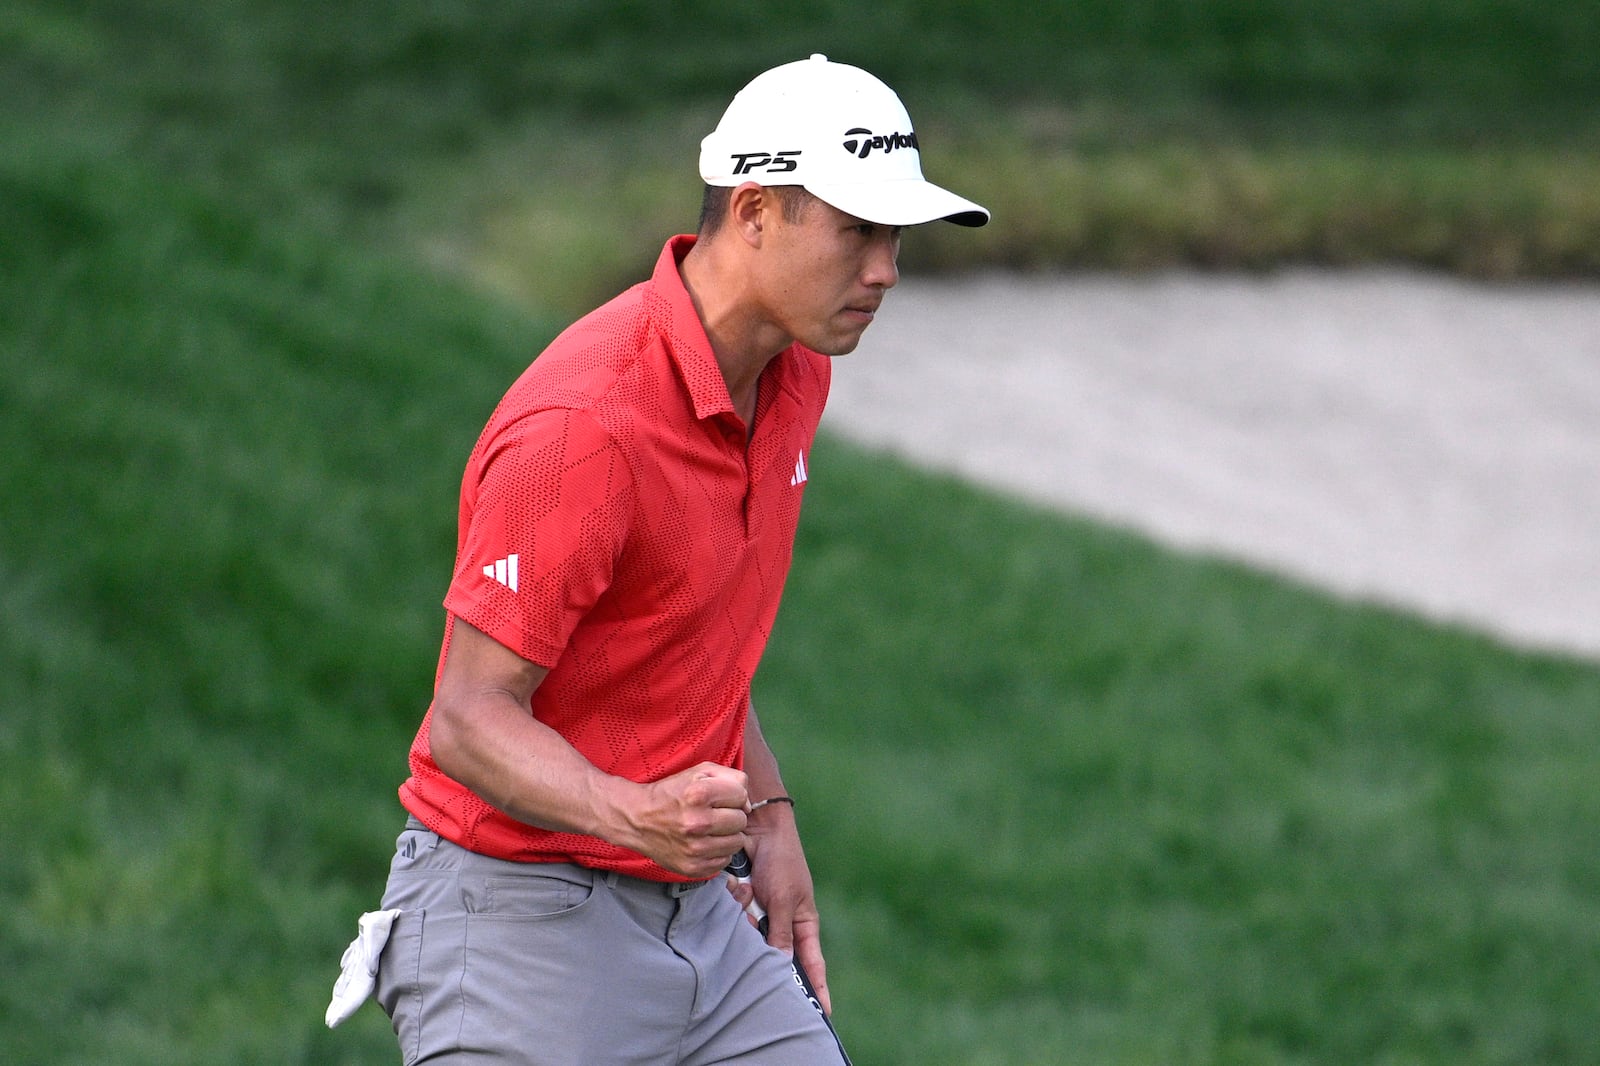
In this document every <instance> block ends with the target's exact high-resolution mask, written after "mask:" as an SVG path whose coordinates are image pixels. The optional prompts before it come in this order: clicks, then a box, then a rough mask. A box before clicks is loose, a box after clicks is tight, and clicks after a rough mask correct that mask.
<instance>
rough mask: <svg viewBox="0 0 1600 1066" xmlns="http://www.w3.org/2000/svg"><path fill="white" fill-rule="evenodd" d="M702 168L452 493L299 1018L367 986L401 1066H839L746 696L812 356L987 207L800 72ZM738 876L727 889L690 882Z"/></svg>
mask: <svg viewBox="0 0 1600 1066" xmlns="http://www.w3.org/2000/svg"><path fill="white" fill-rule="evenodd" d="M700 170H701V176H702V177H703V178H704V180H705V182H706V185H707V190H706V196H705V205H704V208H703V211H702V218H701V223H700V230H699V233H698V234H697V235H696V236H695V237H687V236H684V237H677V238H674V239H672V240H671V241H669V242H668V244H667V245H666V247H665V249H663V251H662V253H661V257H660V260H659V262H658V263H657V265H656V268H655V271H654V274H653V276H652V278H651V279H650V280H649V281H647V282H644V283H643V284H640V285H637V286H635V287H634V288H632V289H630V290H629V291H628V292H626V293H624V294H623V295H621V296H620V297H618V298H617V299H615V300H613V301H612V302H610V303H608V304H607V305H605V306H604V307H602V308H600V309H599V310H597V311H595V312H593V313H592V314H590V315H588V316H586V317H585V318H583V319H582V320H580V321H579V322H578V323H576V324H575V325H573V326H572V327H571V328H569V329H568V330H567V331H566V332H565V333H563V334H562V335H561V336H560V337H558V338H557V339H556V340H555V341H554V342H553V343H552V344H551V345H550V347H549V348H548V349H547V350H546V351H545V352H544V353H543V354H542V355H540V357H539V358H538V359H537V360H536V361H535V362H534V363H533V365H532V366H531V367H529V369H528V370H527V371H526V372H525V373H524V374H523V375H522V377H521V378H520V379H519V380H518V381H517V382H516V383H515V384H514V385H513V386H512V387H511V389H510V391H509V392H508V393H507V394H506V396H505V398H504V399H503V400H502V401H501V403H500V406H499V407H498V408H497V409H496V411H495V413H494V415H493V416H492V417H491V419H490V421H489V424H488V426H487V427H486V428H485V430H484V432H483V435H482V436H481V437H480V439H479V441H478V444H477V446H476V448H475V449H474V451H473V453H472V456H471V458H470V460H469V462H468V465H467V470H466V476H465V479H464V481H463V485H462V492H461V511H460V536H459V542H458V552H457V561H456V568H455V574H454V578H453V580H452V582H451V585H450V589H449V593H448V595H447V597H446V599H445V606H446V608H447V611H448V614H447V622H446V629H445V637H444V646H443V649H442V651H441V654H440V661H439V670H438V674H437V680H436V685H435V691H434V698H433V703H432V706H431V707H430V708H429V711H428V713H427V715H426V716H425V717H424V719H423V722H422V725H421V728H420V730H419V731H418V733H417V736H416V740H415V742H414V744H413V746H412V749H411V776H410V778H409V779H408V780H407V781H406V782H405V784H404V785H403V786H402V788H401V790H400V795H401V800H402V802H403V804H404V806H405V807H406V809H407V810H408V811H409V812H410V815H411V818H410V820H409V821H408V823H407V827H406V829H405V831H404V832H403V833H402V834H401V836H400V839H399V844H398V849H397V852H396V855H395V859H394V862H393V866H392V868H391V873H390V879H389V885H388V890H387V892H386V894H385V897H384V908H385V910H384V912H382V913H381V915H380V914H375V915H369V916H366V917H365V918H364V919H363V933H364V936H363V938H362V939H360V940H358V941H357V943H356V944H355V945H352V948H351V952H349V953H347V959H346V961H347V963H348V964H349V965H348V966H347V971H348V972H350V973H353V974H354V978H353V981H352V983H353V984H354V985H356V986H357V987H356V989H355V991H354V994H351V992H350V991H349V990H346V992H345V993H344V994H343V1000H344V1006H343V1007H341V1006H340V1001H339V998H338V997H337V996H336V1002H335V1007H333V1008H330V1021H334V1020H336V1016H337V1015H339V1014H343V1013H345V1012H346V1011H347V1010H349V1009H353V1007H352V1006H350V1005H349V1001H350V1000H352V999H353V1000H354V1002H355V1003H359V1002H360V999H361V998H364V995H365V988H362V987H360V985H361V984H362V980H361V979H362V978H363V977H364V975H365V973H366V972H369V971H372V970H376V973H377V982H376V983H377V993H378V999H379V1002H380V1003H381V1004H382V1006H383V1008H384V1009H385V1011H386V1012H388V1013H389V1015H390V1017H391V1019H392V1020H393V1022H394V1027H395V1031H396V1033H397V1035H398V1036H399V1038H400V1042H401V1046H402V1051H403V1053H404V1055H405V1057H406V1061H407V1062H414V1061H423V1060H426V1061H430V1062H433V1061H448V1062H496V1063H502V1062H504V1063H512V1062H515V1063H557V1064H577V1063H585V1064H587V1063H610V1062H629V1063H661V1064H676V1063H711V1062H719V1063H720V1062H734V1061H738V1062H750V1063H763V1064H771V1066H785V1064H797V1066H798V1064H802V1063H804V1064H815V1063H838V1062H840V1061H842V1060H843V1056H842V1052H841V1050H840V1049H839V1047H838V1045H837V1042H836V1041H835V1039H834V1038H833V1036H832V1034H831V1032H830V1030H829V1028H828V1027H827V1025H826V1023H825V1021H824V1019H823V1017H822V1016H821V1015H819V1014H818V1013H817V1011H816V1010H815V1009H814V1008H813V1007H812V1005H811V1004H810V1002H809V1001H808V999H807V998H806V997H805V996H804V995H803V994H802V993H801V992H800V991H799V989H798V987H797V985H796V983H795V981H794V979H793V977H792V975H791V972H790V958H791V955H792V956H793V957H794V958H796V959H798V960H799V962H800V963H801V964H802V966H803V969H804V970H805V971H806V972H807V973H808V974H809V976H810V978H811V979H812V981H813V983H814V986H815V989H816V993H817V997H818V999H819V1000H820V1001H821V1003H822V1004H823V1006H824V1007H825V1008H826V1007H828V1005H829V997H828V991H827V983H826V969H825V965H824V961H823V957H822V951H821V947H820V941H819V939H818V916H817V909H816V904H815V901H814V900H813V898H812V883H811V875H810V872H809V870H808V868H807V864H806V859H805V856H804V853H803V851H802V849H801V844H800V838H799V835H798V833H797V832H796V829H795V821H794V809H793V801H792V800H789V799H788V797H787V796H786V795H785V791H784V784H783V780H782V778H781V776H780V774H779V771H778V761H777V759H776V758H775V757H774V755H773V753H772V751H771V749H770V748H769V747H768V746H767V743H766V741H765V740H764V739H763V738H762V734H761V728H760V724H759V721H758V719H757V717H756V713H755V710H754V708H753V707H752V705H751V702H750V686H751V679H752V678H753V676H754V674H755V672H756V667H757V664H758V662H759V660H760V657H761V653H762V650H763V647H764V645H765V642H766V638H767V635H768V633H769V632H770V630H771V627H772V622H773V618H774V617H775V615H776V613H777V610H778V600H779V594H780V592H781V589H782V585H783V581H784V577H785V575H786V573H787V571H788V567H789V560H790V553H791V550H792V545H793V539H794V531H795V524H796V522H797V520H798V518H799V512H800V500H801V497H802V495H803V493H804V489H805V485H806V483H807V481H808V478H809V454H810V448H811V442H812V438H813V436H814V434H815V431H816V427H817V423H818V420H819V419H820V417H821V414H822V407H823V403H824V401H825V399H826V396H827V390H828V383H829V359H828V357H830V356H837V355H844V354H846V353H848V352H850V351H852V350H854V348H855V347H856V345H857V344H858V343H859V342H860V340H861V335H862V332H863V331H864V330H865V329H866V328H867V326H868V325H869V324H871V322H872V319H873V316H874V315H875V314H876V312H877V310H878V306H879V304H880V303H881V302H882V300H883V297H884V294H885V293H886V292H887V291H888V290H889V289H890V288H891V287H892V286H893V285H894V284H895V282H896V281H897V280H898V275H897V272H896V263H895V260H896V256H897V254H898V251H899V242H900V234H901V230H902V228H903V227H905V226H909V225H915V224H919V223H923V222H928V221H932V220H934V219H950V220H951V221H955V222H958V223H961V224H963V225H969V226H978V225H983V224H984V223H985V222H986V221H987V220H988V212H987V211H985V210H984V209H983V208H981V207H979V206H977V205H976V204H973V203H971V202H970V201H967V200H964V199H962V198H960V197H958V196H955V195H954V194H952V193H949V192H947V191H945V190H943V189H941V188H938V187H937V186H934V185H931V184H929V183H928V182H926V181H925V180H924V179H923V177H922V171H921V166H920V156H919V149H918V145H917V140H916V135H915V134H914V133H913V131H912V127H911V123H910V120H909V118H908V117H907V115H906V112H905V109H904V107H903V106H902V105H901V103H900V101H899V99H898V97H896V96H895V94H894V93H893V92H892V91H891V90H890V89H889V88H888V87H887V86H885V85H884V84H883V83H882V82H880V81H878V80H877V79H876V78H874V77H872V76H871V75H870V74H867V73H866V72H865V71H862V70H859V69H857V68H855V67H850V66H845V65H842V64H836V63H831V62H829V61H828V60H827V59H825V58H824V57H823V56H820V55H817V56H812V57H811V58H810V59H809V60H804V61H801V62H798V63H790V64H786V65H784V66H781V67H778V68H775V69H774V70H771V71H768V72H767V73H765V74H763V75H761V76H759V77H757V78H756V79H755V80H754V81H752V82H751V83H750V84H749V85H748V86H747V87H746V88H745V89H744V90H742V91H741V92H740V93H739V94H738V95H737V96H736V97H735V99H734V100H733V102H732V104H731V105H730V106H729V108H728V110H727V112H726V114H725V115H724V116H723V118H722V121H721V122H720V123H719V124H718V126H717V129H716V130H715V131H714V132H713V133H712V134H711V135H710V136H708V137H707V138H706V139H705V140H704V142H703V144H702V152H701V158H700ZM741 849H742V850H744V851H745V852H746V853H747V854H748V855H749V857H750V858H751V860H752V861H753V863H754V871H755V872H754V879H753V883H752V884H751V886H749V887H745V886H734V887H733V888H732V890H731V891H722V890H721V889H720V888H711V887H706V886H707V885H708V884H713V885H715V884H723V883H725V882H724V881H723V879H722V878H721V877H720V876H719V875H720V874H721V872H722V871H723V869H724V867H726V866H727V865H728V863H729V860H730V858H731V857H732V856H733V855H734V854H735V853H736V852H738V851H740V850H741ZM752 893H753V895H754V897H755V899H756V901H757V902H758V903H759V904H760V905H762V906H763V907H764V908H765V910H766V912H767V915H768V918H769V925H768V934H767V937H766V940H765V942H763V940H762V938H761V936H760V934H758V933H757V932H755V930H754V929H752V928H751V926H750V923H749V922H748V921H747V920H746V919H745V918H744V916H743V913H742V906H743V905H744V904H745V903H747V902H748V901H749V900H750V897H751V895H752ZM390 923H392V926H391V925H390ZM385 931H387V933H388V937H387V942H386V944H385V938H384V932H385ZM380 953H381V954H380ZM342 983H343V979H342ZM335 1008H340V1009H337V1010H336V1009H335Z"/></svg>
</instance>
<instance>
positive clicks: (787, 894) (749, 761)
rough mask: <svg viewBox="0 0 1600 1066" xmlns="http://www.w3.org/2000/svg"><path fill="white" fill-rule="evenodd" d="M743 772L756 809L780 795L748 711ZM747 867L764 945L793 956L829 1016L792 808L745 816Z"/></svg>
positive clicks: (813, 908)
mask: <svg viewBox="0 0 1600 1066" xmlns="http://www.w3.org/2000/svg"><path fill="white" fill-rule="evenodd" d="M744 767H745V773H746V774H748V775H749V780H750V799H751V801H752V802H755V803H759V802H760V801H762V800H764V799H769V798H771V797H773V796H781V795H783V794H784V789H783V778H782V777H781V776H780V775H779V773H778V760H777V757H776V756H774V755H773V753H772V749H771V748H770V747H768V746H767V741H766V738H765V737H764V736H762V734H761V723H760V721H759V720H758V719H757V718H756V709H755V707H754V706H753V705H752V706H751V708H750V714H749V717H748V718H747V719H746V721H745V728H744ZM748 833H749V837H750V847H749V851H750V861H751V863H752V864H753V865H754V867H755V873H754V887H755V894H756V896H757V898H758V899H759V900H760V902H761V906H762V908H763V909H764V910H765V911H766V912H767V920H768V924H767V943H769V944H771V945H772V946H773V947H776V948H782V949H784V950H785V951H792V952H793V953H794V954H795V955H796V956H797V957H798V958H799V959H800V964H801V965H802V966H803V967H804V968H805V971H806V974H807V976H809V977H810V978H811V983H812V985H813V987H815V989H816V992H817V998H818V999H820V1000H821V1001H822V1007H823V1009H824V1010H827V1011H830V1012H831V1011H832V1010H833V1007H832V1004H831V1003H830V1002H829V999H828V972H827V970H828V968H827V964H826V963H825V962H824V961H823V958H822V941H821V938H820V935H819V931H820V925H821V922H820V919H819V916H818V914H817V903H816V899H815V898H814V895H813V891H814V890H813V887H812V883H811V869H810V867H809V866H807V865H806V857H805V852H804V850H803V849H802V848H801V846H800V833H799V830H798V829H797V828H796V826H795V820H794V808H793V807H791V806H790V805H788V804H787V803H773V804H769V805H768V806H765V807H762V808H761V809H760V810H758V811H756V812H755V813H754V814H752V815H751V816H750V825H749V829H748Z"/></svg>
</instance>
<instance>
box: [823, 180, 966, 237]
mask: <svg viewBox="0 0 1600 1066" xmlns="http://www.w3.org/2000/svg"><path fill="white" fill-rule="evenodd" d="M805 188H806V191H807V192H809V193H811V194H812V195H813V196H815V197H816V198H817V199H819V200H821V201H823V202H824V203H828V204H832V205H833V206H834V207H837V208H838V209H839V210H840V211H843V212H844V213H845V214H847V215H854V216H855V217H857V218H859V219H864V220H865V221H867V222H876V223H877V224H878V225H880V226H920V225H922V224H923V223H924V222H937V221H941V220H942V221H945V222H954V223H955V224H956V225H958V226H973V227H976V226H983V225H986V224H987V223H988V221H989V211H988V209H987V208H985V207H980V206H979V205H977V204H975V203H973V202H972V201H971V200H968V199H965V198H964V197H960V196H957V195H956V194H955V193H953V192H951V191H950V190H948V189H941V188H940V187H939V186H937V185H935V184H933V183H932V182H931V181H925V180H922V179H908V180H905V181H873V182H860V183H850V184H818V183H812V182H807V183H806V185H805Z"/></svg>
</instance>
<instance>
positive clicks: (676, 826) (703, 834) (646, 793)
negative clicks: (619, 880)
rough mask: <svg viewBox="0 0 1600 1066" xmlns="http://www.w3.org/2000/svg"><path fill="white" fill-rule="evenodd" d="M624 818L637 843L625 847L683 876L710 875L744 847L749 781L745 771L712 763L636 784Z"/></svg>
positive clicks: (748, 805) (708, 876) (702, 876)
mask: <svg viewBox="0 0 1600 1066" xmlns="http://www.w3.org/2000/svg"><path fill="white" fill-rule="evenodd" d="M639 788H640V789H641V790H642V792H641V794H640V797H639V805H638V806H637V807H635V808H634V809H633V811H632V812H631V814H630V816H629V820H630V821H631V822H632V824H633V828H634V832H635V833H637V834H638V840H637V841H635V842H632V843H629V844H627V846H628V847H631V848H633V850H635V851H637V852H639V853H640V854H642V855H645V856H646V857H648V858H650V859H652V860H654V861H655V862H657V863H658V864H660V865H661V866H664V867H666V868H667V869H668V870H671V871H673V872H674V873H679V874H682V875H683V876H685V877H692V878H695V879H704V878H711V877H715V876H717V875H718V874H720V873H721V872H722V869H723V867H725V866H727V865H728V860H729V859H730V858H732V857H733V853H734V852H736V851H738V850H739V849H740V848H742V847H744V846H745V845H746V844H747V843H748V839H747V838H746V836H745V833H744V830H745V824H746V820H747V813H746V812H748V810H749V809H750V793H749V783H748V781H747V779H746V778H745V775H744V772H743V771H741V770H734V769H731V768H729V767H727V766H718V765H717V764H716V763H701V764H700V765H698V766H691V767H690V768H689V769H687V770H684V771H681V772H680V773H676V774H673V775H672V776H671V777H665V778H662V779H661V780H660V781H655V782H652V783H650V784H648V785H641V786H639Z"/></svg>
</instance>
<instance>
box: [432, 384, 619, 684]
mask: <svg viewBox="0 0 1600 1066" xmlns="http://www.w3.org/2000/svg"><path fill="white" fill-rule="evenodd" d="M634 501H635V492H634V484H633V478H632V476H631V474H630V472H629V470H628V466H627V463H626V461H625V459H624V457H623V454H622V451H621V449H620V448H619V447H618V446H617V444H616V442H615V441H613V440H612V438H611V436H610V434H608V433H607V432H606V430H605V429H603V428H602V427H601V426H600V425H599V424H598V423H597V422H596V421H595V420H594V418H593V417H591V416H590V415H589V414H588V413H587V412H585V411H582V410H571V409H565V408H551V409H544V410H539V411H535V412H533V413H531V414H528V415H525V416H524V417H522V418H519V419H517V420H515V421H513V422H511V423H509V424H508V425H506V426H505V427H503V428H497V427H491V430H490V432H488V433H486V434H485V436H484V439H483V440H481V441H480V442H479V444H478V446H477V448H475V449H474V452H473V457H472V460H471V462H470V463H469V464H468V468H467V476H466V479H465V480H464V483H463V485H462V533H461V544H460V550H459V552H458V555H457V559H456V569H455V574H454V576H453V578H452V580H451V583H450V591H449V593H448V595H447V596H446V597H445V608H446V609H447V610H449V611H450V612H451V613H452V614H454V615H456V616H457V617H459V618H461V619H463V620H464V621H466V622H467V623H469V624H470V625H472V626H474V627H475V628H477V629H480V630H482V631H483V632H485V633H487V634H488V635H489V636H491V637H493V638H494V639H495V640H497V641H499V642H500V643H501V644H503V645H505V646H506V647H508V648H510V649H511V650H512V651H515V652H517V653H518V654H519V655H521V656H522V657H523V658H525V659H528V660H530V661H532V662H535V663H538V664H539V665H541V666H546V667H554V666H555V664H556V660H557V659H559V658H560V656H561V652H562V649H563V648H565V647H566V645H567V641H568V639H569V638H570V637H571V635H572V631H573V630H574V629H575V628H576V627H577V625H578V623H579V622H580V621H581V620H582V619H583V617H584V615H585V614H587V613H588V612H589V611H590V610H591V609H592V608H593V607H594V605H595V603H596V602H597V601H598V600H599V598H600V597H601V596H602V595H603V594H604V593H605V591H606V589H607V588H608V587H609V586H610V584H611V579H612V575H613V573H614V571H615V568H616V563H617V560H618V558H619V556H620V555H621V552H622V549H623V546H624V545H625V544H626V542H627V538H628V528H629V524H630V522H631V520H632V515H633V512H634Z"/></svg>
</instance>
